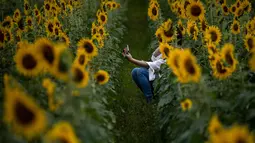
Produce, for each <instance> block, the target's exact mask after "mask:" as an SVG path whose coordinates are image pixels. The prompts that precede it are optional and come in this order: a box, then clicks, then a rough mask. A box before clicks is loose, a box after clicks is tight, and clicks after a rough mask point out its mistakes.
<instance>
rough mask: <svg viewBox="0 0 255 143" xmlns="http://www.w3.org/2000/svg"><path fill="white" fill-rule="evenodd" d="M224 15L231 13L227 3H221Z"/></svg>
mask: <svg viewBox="0 0 255 143" xmlns="http://www.w3.org/2000/svg"><path fill="white" fill-rule="evenodd" d="M221 7H222V10H223V13H224V15H228V14H229V8H228V6H227V5H226V4H223V5H221Z"/></svg>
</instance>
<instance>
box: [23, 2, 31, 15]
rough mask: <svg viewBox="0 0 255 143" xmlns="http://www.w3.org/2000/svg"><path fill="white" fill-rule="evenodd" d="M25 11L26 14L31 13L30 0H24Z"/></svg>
mask: <svg viewBox="0 0 255 143" xmlns="http://www.w3.org/2000/svg"><path fill="white" fill-rule="evenodd" d="M24 13H25V15H29V13H30V6H29V3H28V0H24Z"/></svg>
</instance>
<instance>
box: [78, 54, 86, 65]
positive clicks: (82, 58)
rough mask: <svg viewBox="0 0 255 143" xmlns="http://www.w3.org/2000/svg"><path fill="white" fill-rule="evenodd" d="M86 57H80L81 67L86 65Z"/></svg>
mask: <svg viewBox="0 0 255 143" xmlns="http://www.w3.org/2000/svg"><path fill="white" fill-rule="evenodd" d="M85 60H86V59H85V55H80V57H79V64H80V65H83V64H84V63H85Z"/></svg>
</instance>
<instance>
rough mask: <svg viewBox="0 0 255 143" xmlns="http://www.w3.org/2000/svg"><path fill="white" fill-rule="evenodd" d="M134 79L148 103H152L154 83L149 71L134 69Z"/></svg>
mask: <svg viewBox="0 0 255 143" xmlns="http://www.w3.org/2000/svg"><path fill="white" fill-rule="evenodd" d="M132 78H133V80H134V82H135V83H136V85H137V86H138V87H139V88H140V89H141V91H142V92H143V94H144V96H145V97H146V101H147V103H150V102H151V100H152V97H153V87H152V82H150V81H149V71H148V69H146V68H143V67H141V68H134V69H133V70H132Z"/></svg>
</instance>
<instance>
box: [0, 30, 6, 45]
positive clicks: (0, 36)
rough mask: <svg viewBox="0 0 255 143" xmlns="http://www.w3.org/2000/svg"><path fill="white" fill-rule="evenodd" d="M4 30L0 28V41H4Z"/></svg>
mask: <svg viewBox="0 0 255 143" xmlns="http://www.w3.org/2000/svg"><path fill="white" fill-rule="evenodd" d="M4 36H5V35H4V32H3V31H2V30H0V42H4Z"/></svg>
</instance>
